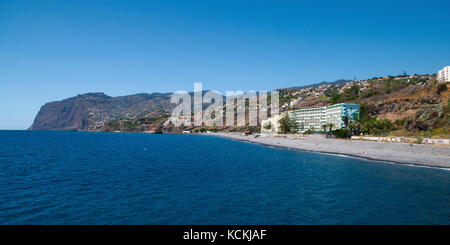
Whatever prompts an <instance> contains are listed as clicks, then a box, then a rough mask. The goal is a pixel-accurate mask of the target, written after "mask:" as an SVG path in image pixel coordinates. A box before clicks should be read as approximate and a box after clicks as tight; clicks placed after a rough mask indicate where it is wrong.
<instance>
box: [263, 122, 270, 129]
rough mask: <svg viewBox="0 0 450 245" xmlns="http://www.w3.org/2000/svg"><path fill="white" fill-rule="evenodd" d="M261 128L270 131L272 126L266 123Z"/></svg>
mask: <svg viewBox="0 0 450 245" xmlns="http://www.w3.org/2000/svg"><path fill="white" fill-rule="evenodd" d="M263 128H264V129H266V130H270V129H271V128H272V124H271V123H270V122H266V123H265V124H264V125H263Z"/></svg>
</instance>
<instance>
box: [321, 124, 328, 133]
mask: <svg viewBox="0 0 450 245" xmlns="http://www.w3.org/2000/svg"><path fill="white" fill-rule="evenodd" d="M322 128H323V133H324V134H326V133H327V125H326V124H322Z"/></svg>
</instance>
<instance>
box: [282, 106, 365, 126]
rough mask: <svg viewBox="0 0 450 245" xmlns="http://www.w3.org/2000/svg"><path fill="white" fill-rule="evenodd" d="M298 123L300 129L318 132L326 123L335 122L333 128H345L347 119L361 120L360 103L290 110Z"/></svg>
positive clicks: (349, 120) (291, 116)
mask: <svg viewBox="0 0 450 245" xmlns="http://www.w3.org/2000/svg"><path fill="white" fill-rule="evenodd" d="M289 117H290V118H294V119H295V120H296V121H297V124H298V128H299V129H298V131H299V132H302V133H304V132H305V131H307V130H311V131H314V132H318V131H321V130H323V125H324V124H330V123H331V124H333V128H332V129H333V130H336V129H340V128H344V127H345V123H346V121H348V122H352V121H357V120H359V105H358V104H335V105H331V106H323V107H312V108H306V109H300V110H295V111H290V112H289Z"/></svg>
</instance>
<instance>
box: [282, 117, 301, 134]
mask: <svg viewBox="0 0 450 245" xmlns="http://www.w3.org/2000/svg"><path fill="white" fill-rule="evenodd" d="M279 123H280V131H281V133H283V134H286V133H294V132H297V131H298V123H297V121H296V120H295V119H294V118H290V117H289V114H286V116H284V117H282V118H281V119H280V121H279Z"/></svg>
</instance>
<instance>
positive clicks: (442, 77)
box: [437, 66, 450, 82]
mask: <svg viewBox="0 0 450 245" xmlns="http://www.w3.org/2000/svg"><path fill="white" fill-rule="evenodd" d="M437 80H438V81H439V82H450V66H446V67H444V68H442V70H440V71H438V73H437Z"/></svg>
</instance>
